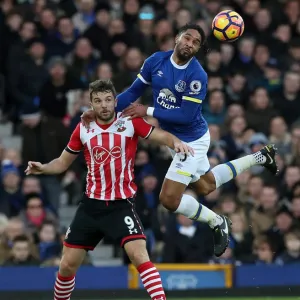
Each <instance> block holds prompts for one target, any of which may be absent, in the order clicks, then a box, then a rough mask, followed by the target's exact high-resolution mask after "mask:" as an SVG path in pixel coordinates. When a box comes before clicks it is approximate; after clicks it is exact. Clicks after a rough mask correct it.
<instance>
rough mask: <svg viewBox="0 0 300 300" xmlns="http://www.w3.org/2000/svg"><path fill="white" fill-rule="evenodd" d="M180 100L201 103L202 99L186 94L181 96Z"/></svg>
mask: <svg viewBox="0 0 300 300" xmlns="http://www.w3.org/2000/svg"><path fill="white" fill-rule="evenodd" d="M182 100H187V101H192V102H195V103H202V100H200V99H197V98H193V97H188V96H182Z"/></svg>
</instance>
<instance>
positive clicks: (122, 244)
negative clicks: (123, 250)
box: [121, 234, 146, 247]
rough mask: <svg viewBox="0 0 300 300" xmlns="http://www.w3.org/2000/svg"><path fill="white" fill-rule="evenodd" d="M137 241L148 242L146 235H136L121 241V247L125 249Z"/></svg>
mask: <svg viewBox="0 0 300 300" xmlns="http://www.w3.org/2000/svg"><path fill="white" fill-rule="evenodd" d="M135 240H146V236H145V235H144V234H135V235H129V236H126V237H124V238H123V239H122V241H121V247H124V245H125V244H126V243H128V242H131V241H135Z"/></svg>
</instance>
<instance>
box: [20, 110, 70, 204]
mask: <svg viewBox="0 0 300 300" xmlns="http://www.w3.org/2000/svg"><path fill="white" fill-rule="evenodd" d="M22 122H23V124H22V128H21V129H22V137H23V145H22V150H23V151H22V160H23V161H24V162H26V163H27V162H28V161H40V162H41V163H46V162H49V161H51V160H52V159H54V158H55V157H58V156H60V154H61V151H62V149H64V147H65V146H66V144H67V141H68V130H67V129H66V128H65V127H64V125H63V124H62V123H61V121H60V120H57V119H54V118H51V117H45V116H42V115H41V114H40V112H39V111H38V110H37V108H36V107H28V111H26V112H24V114H23V115H22ZM40 180H41V182H42V186H43V188H44V189H45V192H46V195H45V196H46V199H47V201H49V203H51V204H52V205H53V207H55V208H57V207H58V205H59V203H58V202H59V197H58V195H60V193H61V186H60V184H59V181H58V178H56V177H53V176H41V177H40Z"/></svg>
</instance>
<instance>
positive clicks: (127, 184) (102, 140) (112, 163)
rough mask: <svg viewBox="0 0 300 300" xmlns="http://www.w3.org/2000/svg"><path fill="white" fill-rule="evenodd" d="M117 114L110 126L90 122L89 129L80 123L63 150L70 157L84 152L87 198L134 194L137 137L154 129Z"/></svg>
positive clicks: (129, 195)
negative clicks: (86, 169)
mask: <svg viewBox="0 0 300 300" xmlns="http://www.w3.org/2000/svg"><path fill="white" fill-rule="evenodd" d="M120 115H121V113H118V115H117V117H116V119H115V120H114V121H113V122H112V123H111V124H109V125H100V124H98V123H96V122H92V123H90V128H89V129H86V128H85V127H84V126H83V125H82V124H81V123H79V124H78V125H77V127H76V129H75V130H74V132H73V133H72V136H71V138H70V141H69V143H68V146H67V148H66V150H67V151H68V152H70V153H73V154H78V153H79V152H80V151H81V150H82V149H83V153H84V157H85V161H86V163H87V167H88V174H87V178H86V179H87V184H86V195H87V196H88V197H89V198H93V199H99V200H105V201H108V200H116V199H126V198H131V197H133V196H134V195H135V193H136V190H137V187H136V185H135V183H134V181H133V180H134V173H133V168H134V159H135V154H136V149H137V143H138V137H139V136H140V137H142V138H147V137H148V136H149V135H150V134H151V132H152V130H153V128H154V127H153V126H152V125H150V124H148V123H147V122H146V121H145V120H144V119H142V118H136V119H133V120H128V118H123V117H120Z"/></svg>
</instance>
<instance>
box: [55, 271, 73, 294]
mask: <svg viewBox="0 0 300 300" xmlns="http://www.w3.org/2000/svg"><path fill="white" fill-rule="evenodd" d="M74 287H75V275H73V276H69V277H64V276H61V275H60V274H59V273H58V275H57V278H56V281H55V285H54V300H70V297H71V294H72V291H73V290H74Z"/></svg>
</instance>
